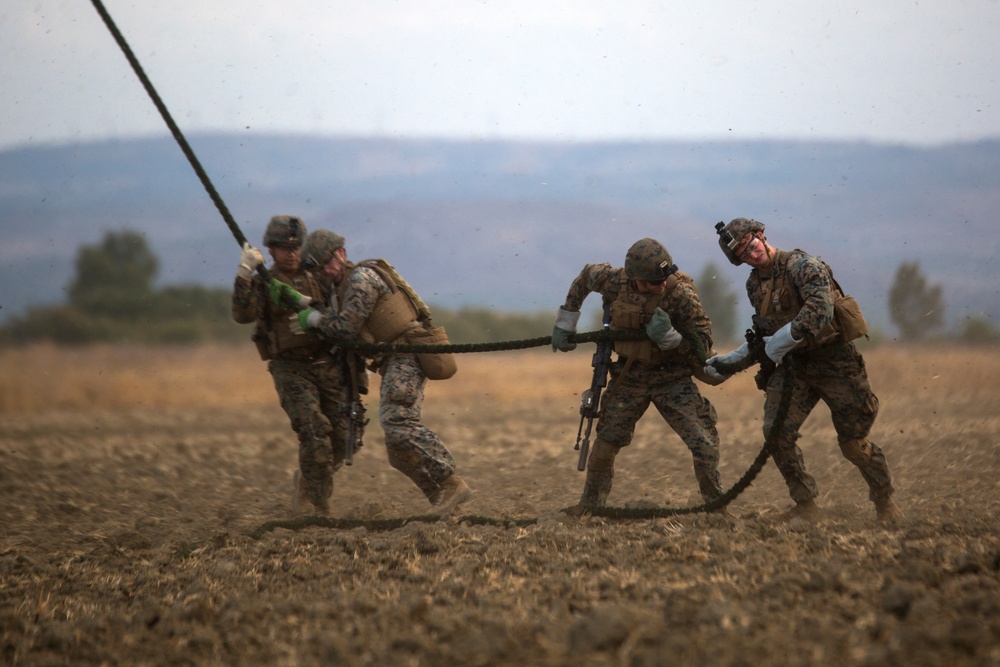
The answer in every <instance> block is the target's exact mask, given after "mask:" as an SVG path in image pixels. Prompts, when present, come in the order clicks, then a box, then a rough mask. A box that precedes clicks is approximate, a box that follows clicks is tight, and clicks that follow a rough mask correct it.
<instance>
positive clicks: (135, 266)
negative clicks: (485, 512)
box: [0, 230, 1000, 347]
mask: <svg viewBox="0 0 1000 667" xmlns="http://www.w3.org/2000/svg"><path fill="white" fill-rule="evenodd" d="M75 269H76V273H75V276H74V278H73V280H72V282H71V284H70V285H69V288H68V290H67V294H68V302H67V303H65V304H60V305H55V306H40V307H35V308H30V309H29V310H28V311H27V312H26V314H25V315H23V316H20V317H13V318H11V321H10V322H9V323H8V324H7V325H6V326H4V327H2V328H0V344H5V345H12V344H25V343H31V342H36V341H51V342H54V343H57V344H62V345H83V344H89V343H141V344H194V343H201V342H208V341H216V342H233V343H235V342H239V341H246V340H247V339H248V337H249V335H250V332H249V329H248V327H246V326H244V325H239V324H236V323H235V322H233V320H232V317H231V315H230V312H231V297H232V293H231V291H230V290H229V289H225V288H206V287H204V286H200V285H181V286H171V287H165V288H162V289H156V288H155V287H154V283H155V279H156V275H157V272H158V270H159V260H158V259H157V257H156V256H155V255H154V254H153V252H152V251H151V250H150V249H149V247H148V245H147V243H146V239H145V238H144V237H143V236H142V235H141V234H139V233H137V232H134V231H130V230H125V231H122V232H108V233H106V234H105V236H104V239H103V240H102V241H101V242H100V243H98V244H95V245H84V246H82V247H81V248H80V249H79V251H78V253H77V257H76V262H75ZM719 275H720V270H719V268H718V267H717V266H715V265H714V264H712V263H709V264H707V265H706V266H705V268H704V269H703V271H702V272H701V274H700V275H699V276H697V277H695V284H696V285H697V288H698V295H699V298H700V299H701V302H702V305H703V306H704V308H705V311H706V312H707V313H708V316H709V317H710V318H711V320H712V329H713V335H714V338H715V340H716V342H717V345H719V346H720V347H724V346H725V345H727V344H732V343H735V342H738V341H739V340H740V338H741V336H742V325H741V323H740V322H739V321H738V318H739V316H738V305H739V304H740V303H742V302H743V301H744V300H745V298H746V297H745V295H743V294H742V293H741V292H740V293H738V292H737V291H736V290H734V289H732V288H731V287H730V286H729V284H728V283H727V282H726V281H724V280H722V279H720V277H719ZM887 307H888V309H889V315H890V318H891V320H892V322H893V324H894V325H895V326H896V327H897V329H898V330H899V338H900V340H902V341H907V342H917V341H921V340H927V339H930V338H935V337H941V336H943V335H944V334H943V333H942V330H943V327H944V312H945V303H944V296H943V294H942V290H941V286H940V285H932V284H930V283H929V282H928V280H927V278H926V277H925V276H924V275H923V274H922V272H921V269H920V265H919V263H918V262H904V263H902V264H901V265H900V266H899V268H898V269H897V271H896V275H895V278H894V281H893V284H892V287H891V288H890V290H889V294H888V301H887ZM432 310H433V312H434V322H435V324H438V325H441V326H444V327H445V329H446V330H447V331H448V335H449V338H450V340H451V341H452V342H453V343H478V342H487V343H492V342H500V341H508V340H520V339H525V338H536V337H540V336H547V335H548V334H550V333H551V332H552V323H553V320H554V308H553V309H552V310H553V312H548V311H544V312H537V313H528V314H525V313H503V312H496V311H493V310H490V309H488V308H473V307H464V308H460V309H457V310H451V309H446V308H441V307H433V306H432ZM600 326H601V323H600V321H599V318H596V317H595V321H594V322H592V323H590V326H589V327H583V328H585V329H587V330H592V329H598V328H600ZM878 337H879V334H878V333H877V332H876V333H875V338H876V339H877V338H878ZM951 338H952V339H955V340H958V341H960V342H963V343H970V344H985V343H998V342H1000V331H998V330H997V329H996V328H995V327H994V326H993V325H992V324H991V323H990V322H989V321H988V320H986V319H985V318H976V317H971V318H968V319H967V320H966V321H965V324H964V327H963V328H962V330H961V331H959V332H958V333H957V334H952V335H951Z"/></svg>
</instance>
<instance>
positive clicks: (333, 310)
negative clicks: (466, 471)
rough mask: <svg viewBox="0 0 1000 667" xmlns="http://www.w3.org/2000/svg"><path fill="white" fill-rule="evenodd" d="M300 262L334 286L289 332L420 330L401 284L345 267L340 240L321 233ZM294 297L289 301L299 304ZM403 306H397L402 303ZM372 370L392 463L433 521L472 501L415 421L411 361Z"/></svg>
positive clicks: (398, 359) (391, 274)
mask: <svg viewBox="0 0 1000 667" xmlns="http://www.w3.org/2000/svg"><path fill="white" fill-rule="evenodd" d="M303 260H304V261H305V262H306V264H308V265H310V266H312V267H315V268H316V269H317V270H318V271H319V272H320V273H321V274H322V275H323V276H324V277H325V278H326V279H327V280H329V281H331V282H332V286H331V290H330V296H329V299H328V303H329V307H327V308H323V309H316V308H308V309H306V310H303V311H302V312H300V313H299V314H298V315H297V316H295V317H294V318H293V326H297V327H298V328H299V329H300V330H301V331H302V332H308V335H312V334H313V333H314V332H320V333H322V334H323V335H325V336H328V337H330V338H333V339H347V340H351V339H359V340H367V341H374V342H379V343H384V342H393V341H404V340H405V333H406V332H407V331H409V330H410V329H411V328H413V327H416V326H419V324H421V323H420V322H418V321H417V317H418V310H417V308H416V307H415V305H414V304H413V303H412V301H411V299H410V296H409V295H408V294H406V291H405V290H401V289H396V287H397V286H398V285H399V284H401V283H402V279H401V278H400V277H399V276H398V274H396V273H395V270H394V269H392V267H391V266H390V265H389V264H388V263H384V262H382V261H380V260H379V261H376V260H371V261H364V262H361V263H359V264H357V265H356V264H353V263H351V262H349V261H347V250H346V249H345V248H344V237H342V236H340V235H339V234H335V233H333V232H331V231H329V230H326V229H320V230H317V231H314V232H313V233H311V234H310V235H309V237H308V238H307V239H306V244H305V248H304V250H303ZM297 296H298V295H295V294H294V292H293V298H297ZM399 299H402V301H399ZM369 367H370V368H372V369H373V370H377V371H378V373H379V374H380V375H381V376H382V383H381V393H380V396H379V423H380V424H381V426H382V429H383V430H384V431H385V446H386V451H387V452H388V457H389V463H390V465H392V467H393V468H395V469H396V470H399V471H400V472H402V473H403V474H404V475H406V476H407V477H409V478H410V480H412V481H413V483H414V484H416V485H417V488H419V489H420V491H421V492H423V494H424V496H425V497H426V498H427V500H428V501H429V502H430V503H431V505H432V510H431V514H434V515H437V516H441V517H444V516H448V515H450V514H451V513H452V512H453V511H454V510H455V508H457V507H458V506H459V505H460V504H461V503H463V502H465V501H466V500H468V499H469V498H470V497H471V496H472V490H471V489H470V488H469V486H468V484H466V483H465V481H463V480H462V478H460V477H459V476H458V475H456V474H455V459H454V457H453V456H452V455H451V453H450V452H449V451H448V449H447V448H446V447H445V446H444V443H442V442H441V438H440V437H439V436H438V434H437V433H435V432H434V431H432V430H431V429H429V428H427V427H426V426H424V425H423V424H422V423H421V422H420V416H421V410H422V408H423V403H424V386H425V385H426V383H427V376H426V375H425V374H424V371H423V369H422V368H421V367H420V363H419V362H418V360H417V356H416V355H415V354H376V355H373V356H372V357H371V358H370V361H369Z"/></svg>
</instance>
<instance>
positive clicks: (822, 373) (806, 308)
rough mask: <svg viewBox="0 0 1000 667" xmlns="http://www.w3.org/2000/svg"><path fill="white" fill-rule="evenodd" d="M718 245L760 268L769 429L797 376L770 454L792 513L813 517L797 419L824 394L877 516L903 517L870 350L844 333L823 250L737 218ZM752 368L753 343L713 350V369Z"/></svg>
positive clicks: (757, 291) (756, 274)
mask: <svg viewBox="0 0 1000 667" xmlns="http://www.w3.org/2000/svg"><path fill="white" fill-rule="evenodd" d="M717 230H718V232H719V236H720V239H719V245H720V247H721V248H722V251H723V253H724V254H725V255H726V257H727V258H728V259H729V261H730V262H731V263H732V264H733V265H735V266H739V265H741V264H743V263H744V262H745V263H746V264H748V265H749V266H750V267H751V268H752V269H753V270H752V271H751V272H750V277H749V278H748V279H747V283H746V289H747V295H748V296H749V298H750V303H751V305H752V306H753V308H754V311H755V312H756V313H757V315H758V316H759V317H760V318H761V319H763V321H764V322H765V323H766V327H765V329H766V332H769V333H772V334H773V335H770V336H766V337H765V338H764V340H765V341H766V346H765V352H766V354H767V356H768V357H769V358H770V359H771V361H773V362H775V363H776V364H778V366H777V368H776V369H775V371H774V373H773V374H772V375H771V377H770V379H769V380H768V382H767V385H766V388H765V391H766V394H767V397H766V399H765V404H764V434H765V436H766V435H767V434H768V433H770V432H771V428H772V426H773V425H774V421H775V415H776V413H777V411H778V405H779V402H780V397H781V394H782V391H783V390H784V386H785V384H786V383H788V382H791V383H792V387H791V392H792V394H791V395H792V402H791V406H790V408H789V411H788V415H787V417H786V418H785V419H784V421H783V423H781V424H779V428H778V430H777V432H776V433H774V435H773V439H772V441H771V445H772V449H771V456H772V458H773V459H774V462H775V464H776V465H777V467H778V470H780V471H781V475H782V476H783V477H784V479H785V483H786V484H787V485H788V492H789V494H790V495H791V497H792V500H794V501H795V506H794V507H793V508H792V510H791V511H790V512H788V513H787V514H786V517H788V518H790V517H793V516H801V517H804V518H815V517H816V516H817V515H818V513H819V511H820V510H819V507H818V506H817V505H816V501H815V498H816V495H817V490H816V480H815V479H813V477H812V476H811V475H810V474H809V473H807V472H806V468H805V462H804V461H803V458H802V451H801V450H800V449H799V447H798V445H797V444H796V442H797V441H798V438H799V428H800V427H801V426H802V424H803V422H805V420H806V418H807V417H808V416H809V413H810V412H811V411H812V409H813V408H814V407H816V404H817V403H818V402H819V401H820V400H822V401H823V402H825V403H826V404H827V406H828V407H829V408H830V413H831V416H832V418H833V425H834V428H835V429H836V431H837V442H838V444H839V445H840V450H841V452H843V455H844V458H846V459H847V460H848V461H850V462H851V463H853V464H854V465H856V466H857V467H858V470H859V471H860V472H861V476H862V477H863V478H864V480H865V482H866V483H867V484H868V489H869V499H870V500H871V501H872V502H874V503H875V511H876V515H877V517H878V518H879V520H881V521H883V522H886V523H888V522H891V521H893V520H895V519H896V518H898V517H900V516H902V512H901V511H900V509H899V507H897V505H896V503H895V502H893V500H892V493H893V487H892V480H891V478H890V475H889V466H888V464H887V463H886V460H885V455H884V454H883V453H882V450H881V449H880V448H879V447H878V445H876V444H875V443H874V442H872V441H871V440H869V439H868V434H869V432H870V431H871V428H872V424H874V422H875V416H876V414H878V407H879V404H878V398H877V397H876V396H875V393H874V392H873V391H872V388H871V384H870V383H869V381H868V373H867V370H866V369H865V362H864V359H863V358H862V357H861V354H860V353H859V352H858V350H857V348H856V347H855V345H854V343H853V342H851V341H848V340H843V337H842V336H841V335H840V333H839V331H840V330H839V328H838V324H837V321H836V319H835V317H834V299H835V297H836V296H837V295H838V294H839V286H838V285H836V283H835V282H834V279H833V274H832V273H831V271H830V268H829V267H828V266H827V265H826V263H825V262H823V261H822V260H821V259H819V258H818V257H814V256H812V255H809V254H807V253H805V252H803V251H802V250H791V251H785V250H780V249H778V248H775V247H774V246H771V245H770V244H769V243H768V242H767V239H766V238H765V237H764V225H763V224H761V223H760V222H757V221H756V220H750V219H748V218H736V219H735V220H732V221H731V222H729V224H727V225H725V226H722V225H721V223H720V225H718V226H717ZM719 361H721V362H723V363H725V364H732V365H731V366H728V368H730V369H732V368H737V369H742V368H748V367H750V366H752V365H753V364H754V363H755V362H754V360H753V359H752V354H751V352H750V349H749V346H748V345H747V344H746V343H744V344H743V345H742V346H741V347H739V348H738V349H736V350H735V351H733V352H730V353H729V354H727V355H720V356H716V357H712V358H710V359H708V361H707V365H706V367H705V371H706V373H709V374H712V375H714V376H716V377H717V378H718V379H720V380H724V379H726V378H728V377H730V375H725V374H722V373H720V372H719V371H718V370H717V369H716V368H715V364H716V363H718V362H719Z"/></svg>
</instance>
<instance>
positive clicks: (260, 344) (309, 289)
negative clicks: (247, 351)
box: [253, 269, 330, 361]
mask: <svg viewBox="0 0 1000 667" xmlns="http://www.w3.org/2000/svg"><path fill="white" fill-rule="evenodd" d="M272 272H273V273H274V277H275V278H277V279H278V280H280V281H281V282H283V283H286V284H288V285H291V286H292V287H294V288H295V290H296V291H297V292H299V293H300V294H302V295H303V296H308V297H311V298H312V299H313V300H314V301H320V300H322V299H323V288H322V287H321V286H320V284H319V281H318V280H317V279H316V277H315V276H314V275H313V274H312V273H311V272H309V271H301V272H299V274H298V275H296V276H287V275H284V274H279V273H277V272H276V271H274V270H273V269H272ZM255 283H256V287H257V289H259V290H261V294H260V298H261V299H262V300H263V302H264V304H265V305H264V308H263V310H262V312H261V315H260V317H258V318H257V323H256V325H255V326H254V332H253V342H254V344H255V345H256V346H257V351H258V352H259V353H260V358H261V359H263V360H265V361H267V360H269V359H279V358H290V359H293V358H296V357H303V358H305V357H314V356H316V355H319V354H322V353H324V352H326V351H328V350H329V349H330V346H329V344H328V343H326V342H325V341H324V340H323V337H322V336H320V335H319V334H318V333H316V332H314V331H309V332H308V333H305V334H296V333H293V332H292V325H291V319H290V318H291V317H292V315H294V314H295V311H294V310H292V309H290V308H286V307H285V306H284V305H275V303H274V301H272V300H271V295H270V293H269V291H268V288H267V285H266V284H265V283H264V281H262V280H257V281H255Z"/></svg>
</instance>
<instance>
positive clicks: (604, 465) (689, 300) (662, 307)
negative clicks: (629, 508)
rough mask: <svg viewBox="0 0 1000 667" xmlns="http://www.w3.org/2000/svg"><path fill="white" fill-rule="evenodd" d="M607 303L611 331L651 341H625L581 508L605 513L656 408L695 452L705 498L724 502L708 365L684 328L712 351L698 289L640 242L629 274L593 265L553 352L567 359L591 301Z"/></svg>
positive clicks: (573, 288)
mask: <svg viewBox="0 0 1000 667" xmlns="http://www.w3.org/2000/svg"><path fill="white" fill-rule="evenodd" d="M592 292H596V293H598V294H600V295H601V298H602V300H603V304H604V307H605V313H606V316H607V317H609V318H610V328H611V329H612V330H619V331H642V332H644V333H645V334H646V338H645V339H644V340H627V341H626V340H618V341H615V343H614V351H615V352H616V353H617V359H616V360H615V361H614V362H613V363H612V365H611V379H610V382H609V386H608V389H607V391H606V392H605V393H604V396H603V399H602V401H601V405H600V416H599V417H598V423H597V438H596V440H595V441H594V444H593V447H592V449H591V452H590V457H589V459H588V461H587V477H586V480H585V482H584V487H583V493H582V494H581V496H580V503H579V506H580V507H581V509H585V508H586V507H587V506H595V505H603V504H605V502H606V501H607V498H608V495H609V494H610V493H611V485H612V480H613V478H614V463H615V458H616V457H617V456H618V453H619V452H620V451H621V449H622V448H623V447H626V446H628V445H629V443H630V442H631V441H632V435H633V433H634V431H635V425H636V423H637V422H638V421H639V419H640V418H641V417H642V415H643V413H645V412H646V410H647V408H648V407H649V404H650V403H652V404H653V405H654V406H656V410H657V411H658V412H659V413H660V416H662V417H663V419H664V420H665V421H666V422H667V424H669V425H670V427H671V428H672V429H673V430H674V431H675V432H676V433H677V435H679V436H680V438H681V439H682V440H683V441H684V444H685V445H687V447H688V449H689V450H691V454H692V457H693V460H694V474H695V479H696V480H697V483H698V490H699V492H700V494H701V497H702V498H703V499H704V500H706V501H709V500H713V499H715V498H718V497H719V496H720V495H721V494H722V482H721V480H720V477H719V433H718V430H717V429H716V421H717V417H716V413H715V408H714V407H713V406H712V404H711V403H710V402H709V400H708V399H707V398H705V397H704V396H702V394H701V392H700V391H699V390H698V386H697V385H696V384H695V383H694V381H693V380H692V376H693V375H694V374H695V373H696V372H698V373H699V374H700V370H701V365H700V362H699V361H698V357H697V355H695V354H694V350H693V347H692V344H691V341H689V340H686V339H685V338H684V337H683V336H682V335H681V333H680V332H679V331H678V330H677V329H675V328H674V325H675V324H676V325H677V326H678V327H682V328H684V329H685V330H686V331H687V332H690V335H692V336H694V337H696V338H697V341H698V342H699V343H700V345H701V346H703V347H704V349H705V350H710V349H711V348H712V323H711V322H710V321H709V319H708V316H707V315H706V314H705V310H704V309H703V308H702V306H701V302H700V301H699V300H698V291H697V289H696V288H695V285H694V281H692V280H691V277H690V276H688V275H687V274H686V273H684V272H682V271H678V270H677V266H676V265H675V264H674V263H673V259H672V258H671V256H670V253H669V252H667V249H666V248H665V247H664V246H663V244H661V243H660V242H659V241H656V240H654V239H649V238H646V239H641V240H639V241H636V242H635V243H634V244H633V245H632V247H631V248H629V250H628V252H627V253H626V255H625V266H624V268H614V267H612V266H611V264H608V263H604V264H587V265H586V266H584V267H583V271H581V272H580V275H578V276H577V277H576V279H575V280H573V283H572V284H571V285H570V288H569V293H568V294H567V296H566V301H565V303H564V304H563V305H562V307H560V308H559V313H558V315H557V317H556V323H555V327H554V328H553V331H552V349H553V351H556V350H559V351H562V352H568V351H570V350H572V349H574V348H575V347H576V344H575V343H573V342H572V341H571V340H570V337H571V335H572V334H573V333H574V332H575V331H576V325H577V322H578V321H579V319H580V308H581V306H582V305H583V302H584V300H585V299H586V297H587V295H588V294H590V293H592Z"/></svg>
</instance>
